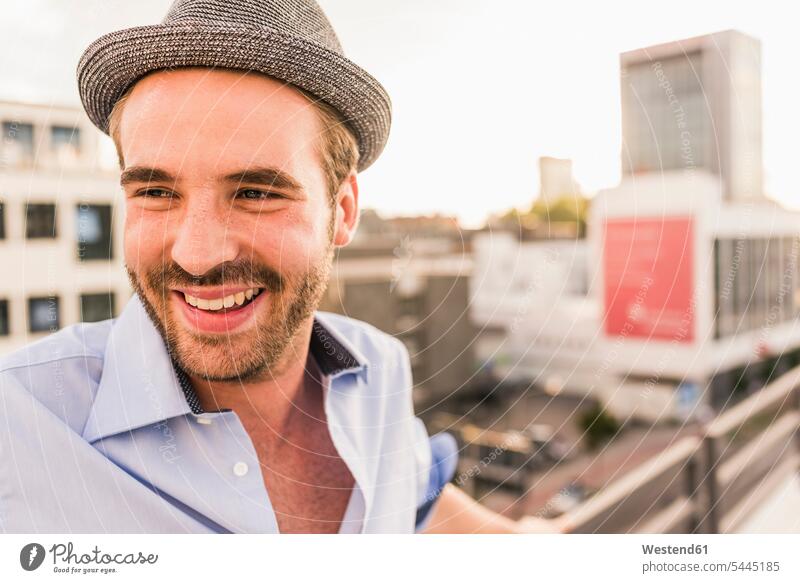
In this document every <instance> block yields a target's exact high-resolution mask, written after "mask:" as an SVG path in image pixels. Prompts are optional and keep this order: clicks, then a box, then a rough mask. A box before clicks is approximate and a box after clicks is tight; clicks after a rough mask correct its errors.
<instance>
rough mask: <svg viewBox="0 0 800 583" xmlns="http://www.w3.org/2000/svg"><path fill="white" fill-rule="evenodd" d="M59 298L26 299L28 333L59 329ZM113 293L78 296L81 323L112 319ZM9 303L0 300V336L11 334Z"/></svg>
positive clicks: (113, 312)
mask: <svg viewBox="0 0 800 583" xmlns="http://www.w3.org/2000/svg"><path fill="white" fill-rule="evenodd" d="M60 304H61V302H60V298H59V297H58V296H47V297H33V298H28V331H29V332H54V331H56V330H58V329H59V328H60V327H61V313H60ZM114 308H115V300H114V293H113V292H108V293H99V294H82V295H81V296H80V318H81V322H99V321H101V320H108V319H109V318H113V317H114V314H115V311H114ZM9 310H10V302H9V300H6V299H0V336H8V335H9V334H11V321H10V315H9Z"/></svg>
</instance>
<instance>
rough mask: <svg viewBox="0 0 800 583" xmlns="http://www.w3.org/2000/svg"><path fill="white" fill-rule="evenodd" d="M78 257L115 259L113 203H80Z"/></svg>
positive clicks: (78, 209) (83, 259)
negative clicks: (112, 229)
mask: <svg viewBox="0 0 800 583" xmlns="http://www.w3.org/2000/svg"><path fill="white" fill-rule="evenodd" d="M77 211H78V259H79V260H81V261H86V260H89V259H106V260H108V259H113V257H114V250H113V247H114V245H113V242H112V240H111V205H107V204H79V205H78V207H77Z"/></svg>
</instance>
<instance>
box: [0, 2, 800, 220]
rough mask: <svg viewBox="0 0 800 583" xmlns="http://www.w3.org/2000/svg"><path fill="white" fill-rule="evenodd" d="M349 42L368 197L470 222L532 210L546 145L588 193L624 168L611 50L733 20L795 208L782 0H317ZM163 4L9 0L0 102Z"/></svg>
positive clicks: (775, 170)
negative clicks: (357, 81)
mask: <svg viewBox="0 0 800 583" xmlns="http://www.w3.org/2000/svg"><path fill="white" fill-rule="evenodd" d="M320 4H321V5H322V7H323V8H324V10H325V11H326V13H327V14H328V16H329V18H330V19H331V21H332V22H333V24H334V27H335V28H336V30H337V32H338V34H339V37H340V39H341V41H342V44H343V45H344V47H345V51H346V52H347V54H348V56H349V57H350V58H351V59H352V60H354V61H355V62H356V63H358V64H359V65H361V66H362V67H364V68H365V69H367V70H368V71H369V72H370V73H372V74H373V75H374V76H375V77H377V78H378V79H379V80H380V81H381V82H382V83H383V85H384V86H385V87H386V89H387V90H388V92H389V95H390V96H391V98H392V103H393V125H392V133H391V136H390V139H389V143H388V146H387V148H386V150H385V151H384V154H383V155H382V157H381V158H380V159H379V160H378V161H377V162H376V163H375V164H374V165H373V166H372V167H371V168H369V169H368V170H367V171H366V172H364V173H363V174H362V175H361V176H360V193H361V194H360V197H361V203H362V206H365V207H372V208H375V209H377V210H378V211H379V212H381V213H382V214H385V215H413V214H429V213H443V214H448V215H456V216H458V217H459V218H460V219H461V221H462V223H463V224H464V225H466V226H477V225H479V224H480V223H481V222H482V221H483V219H484V218H485V217H486V216H487V215H488V214H489V213H494V212H501V211H504V210H507V209H509V208H512V207H516V208H520V209H524V208H527V207H528V206H530V204H531V202H532V201H533V200H534V198H535V197H536V196H537V194H538V165H537V160H538V158H539V156H556V157H564V158H571V159H573V161H574V167H575V175H576V179H577V180H578V182H579V183H580V184H581V186H582V187H583V189H584V191H585V192H587V193H588V194H590V195H591V194H592V193H594V192H596V191H597V190H599V189H602V188H608V187H613V186H614V185H615V184H617V183H618V181H619V177H620V162H619V160H620V149H621V137H620V134H621V129H620V105H619V53H620V52H622V51H625V50H630V49H634V48H638V47H643V46H649V45H652V44H656V43H660V42H666V41H670V40H678V39H682V38H688V37H691V36H696V35H700V34H706V33H710V32H715V31H719V30H725V29H730V28H733V29H737V30H740V31H742V32H744V33H746V34H749V35H752V36H755V37H756V38H758V39H759V40H760V41H761V43H762V64H763V71H762V87H763V106H764V120H763V127H764V166H765V190H766V192H767V194H768V195H769V196H771V197H773V198H775V199H777V200H779V201H780V202H782V203H784V204H785V205H786V206H788V207H790V208H794V209H800V191H799V190H798V188H797V182H796V180H794V178H795V176H794V173H793V172H791V171H790V169H791V168H792V167H793V164H794V163H795V161H794V160H793V154H792V152H793V148H792V147H791V146H792V145H793V143H794V138H795V137H796V136H797V135H798V133H800V116H798V114H797V109H796V105H795V104H797V103H800V83H797V82H796V80H795V76H796V73H795V72H794V65H795V58H796V55H798V54H800V35H798V34H797V32H796V30H795V29H796V26H795V25H794V20H793V19H792V18H791V17H790V16H789V14H787V13H784V11H785V10H788V9H789V7H790V6H791V3H778V2H774V3H766V2H754V1H752V0H751V1H750V2H736V1H724V2H723V1H709V0H705V1H702V2H698V1H697V0H691V1H685V0H672V1H670V2H653V1H646V2H643V1H641V0H639V1H630V2H627V1H626V2H622V1H619V2H615V1H607V2H603V3H599V2H588V1H587V2H583V1H581V2H577V1H569V0H560V1H558V2H531V1H523V0H507V1H502V0H501V1H492V2H490V1H488V0H484V1H478V0H379V1H378V0H321V2H320ZM169 5H170V2H169V1H165V0H137V1H136V2H132V1H130V0H3V19H2V20H1V21H0V80H1V82H0V99H11V100H26V101H34V102H36V103H53V104H75V105H77V104H79V100H78V94H77V89H76V86H75V66H76V64H77V61H78V58H79V57H80V55H81V53H82V51H83V49H84V48H85V47H86V46H87V45H88V44H89V43H90V42H91V41H92V40H94V39H95V38H96V37H98V36H100V35H101V34H103V33H105V32H110V31H113V30H118V29H121V28H127V27H130V26H137V25H142V24H153V23H156V22H158V21H160V20H161V18H162V17H163V15H164V13H165V12H166V10H167V8H168V7H169Z"/></svg>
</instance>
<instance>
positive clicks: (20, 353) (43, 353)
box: [0, 320, 114, 373]
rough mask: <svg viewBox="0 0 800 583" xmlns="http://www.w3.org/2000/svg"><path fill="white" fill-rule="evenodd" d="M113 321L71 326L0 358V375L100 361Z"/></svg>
mask: <svg viewBox="0 0 800 583" xmlns="http://www.w3.org/2000/svg"><path fill="white" fill-rule="evenodd" d="M113 323H114V320H104V321H102V322H92V323H81V324H72V325H70V326H66V327H64V328H62V329H61V330H59V331H58V332H55V333H53V334H50V335H49V336H46V337H44V338H41V339H39V340H36V341H34V342H31V343H30V344H26V345H25V346H22V347H21V348H18V349H16V350H14V351H12V352H10V353H8V354H6V355H2V356H0V373H4V372H8V371H11V370H14V369H17V368H30V367H40V366H45V365H52V364H53V363H54V362H58V361H68V360H75V359H77V360H81V359H99V360H102V359H103V356H104V353H105V347H106V342H107V341H108V334H109V332H110V331H111V327H112V325H113Z"/></svg>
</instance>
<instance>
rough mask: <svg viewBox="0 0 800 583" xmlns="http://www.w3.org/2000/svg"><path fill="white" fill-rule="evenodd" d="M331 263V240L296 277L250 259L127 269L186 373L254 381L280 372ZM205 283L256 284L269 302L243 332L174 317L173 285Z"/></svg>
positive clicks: (310, 313)
mask: <svg viewBox="0 0 800 583" xmlns="http://www.w3.org/2000/svg"><path fill="white" fill-rule="evenodd" d="M332 263H333V245H332V244H330V245H329V246H328V248H327V249H326V252H325V254H324V257H323V259H322V260H321V261H320V262H319V263H317V264H316V265H313V266H311V268H310V269H308V270H307V271H306V272H304V273H303V274H301V275H300V276H298V277H296V278H294V281H292V280H290V279H289V278H286V277H284V276H282V275H281V274H280V273H278V272H277V271H275V270H273V269H272V268H270V267H268V266H266V265H263V264H255V263H253V262H252V261H249V260H242V261H232V262H225V263H223V264H220V265H218V266H217V267H214V268H213V269H212V270H210V271H207V272H206V273H204V274H203V275H201V276H194V275H192V274H190V273H188V272H187V271H185V270H184V269H183V268H181V267H180V266H179V265H178V264H177V263H175V262H173V261H169V262H164V263H162V264H161V265H159V266H158V267H155V268H153V269H151V270H147V271H144V272H143V273H141V274H139V273H136V272H135V271H133V270H132V269H131V268H130V267H128V266H127V265H126V266H125V269H126V271H127V272H128V278H129V279H130V282H131V286H132V287H133V289H134V291H135V292H136V294H137V295H138V296H139V299H140V300H141V302H142V304H143V305H144V308H145V310H146V312H147V314H148V316H149V317H150V320H151V321H152V322H153V324H154V325H155V327H156V329H157V330H158V331H159V333H160V334H161V337H162V338H163V339H164V344H165V346H166V348H167V351H168V352H169V355H170V357H171V358H172V360H173V361H174V362H175V363H176V364H177V365H178V366H180V367H181V368H182V369H183V370H184V371H185V372H186V373H188V374H189V375H192V376H195V377H199V378H202V379H205V380H207V381H217V382H233V381H237V382H255V381H258V380H263V379H267V378H270V377H274V376H276V375H277V374H279V373H280V372H281V370H282V368H283V364H284V360H285V358H286V357H287V356H289V354H290V350H289V349H290V348H292V347H293V341H294V340H295V338H296V336H297V333H298V332H299V331H300V329H301V328H302V326H303V324H304V323H305V322H306V321H307V320H308V319H309V318H310V317H312V316H313V314H314V312H315V311H316V309H317V308H318V306H319V304H320V302H321V300H322V297H323V294H324V293H325V289H326V287H327V285H328V280H329V277H330V271H331V266H332ZM203 285H208V286H211V285H214V286H220V285H224V286H226V287H227V286H231V287H232V286H235V285H245V286H250V287H260V288H263V289H264V291H263V292H262V293H266V294H267V297H266V298H264V300H266V301H268V302H269V305H268V306H265V307H263V308H264V309H262V306H259V309H258V310H257V311H255V312H254V314H253V317H255V318H256V319H257V321H256V323H255V326H252V327H249V328H248V329H247V330H245V331H243V332H239V333H229V334H199V333H196V332H193V331H191V330H188V329H186V327H185V326H183V325H181V324H180V323H179V322H178V321H176V315H175V314H174V313H173V310H172V307H171V306H170V304H171V300H170V298H171V296H172V294H173V293H174V292H172V291H171V290H172V289H173V288H175V287H182V286H186V287H188V286H203ZM261 303H265V302H264V301H262V302H261ZM265 312H266V313H265Z"/></svg>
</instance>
